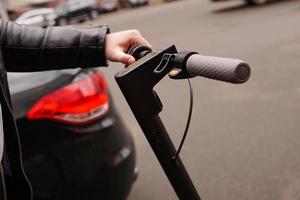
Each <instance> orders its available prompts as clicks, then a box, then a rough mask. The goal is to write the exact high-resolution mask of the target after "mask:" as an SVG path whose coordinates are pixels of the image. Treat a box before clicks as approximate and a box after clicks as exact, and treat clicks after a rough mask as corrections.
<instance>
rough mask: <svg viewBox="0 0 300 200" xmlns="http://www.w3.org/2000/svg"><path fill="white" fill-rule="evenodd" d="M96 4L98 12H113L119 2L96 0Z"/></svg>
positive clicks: (114, 0) (117, 7)
mask: <svg viewBox="0 0 300 200" xmlns="http://www.w3.org/2000/svg"><path fill="white" fill-rule="evenodd" d="M96 4H97V9H98V12H99V13H107V12H113V11H117V10H118V9H119V4H118V2H117V1H116V0H97V1H96Z"/></svg>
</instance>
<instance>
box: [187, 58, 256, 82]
mask: <svg viewBox="0 0 300 200" xmlns="http://www.w3.org/2000/svg"><path fill="white" fill-rule="evenodd" d="M186 70H187V72H188V73H189V74H190V75H192V76H203V77H206V78H210V79H215V80H219V81H225V82H229V83H244V82H246V81H247V80H248V79H249V77H250V74H251V70H250V67H249V65H248V64H247V63H245V61H243V60H238V59H231V58H220V57H212V56H203V55H200V54H194V55H191V56H190V57H189V58H188V60H187V62H186Z"/></svg>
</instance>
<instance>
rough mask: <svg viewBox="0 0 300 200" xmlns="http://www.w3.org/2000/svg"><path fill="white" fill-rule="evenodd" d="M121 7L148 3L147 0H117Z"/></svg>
mask: <svg viewBox="0 0 300 200" xmlns="http://www.w3.org/2000/svg"><path fill="white" fill-rule="evenodd" d="M119 2H120V5H121V7H123V8H126V7H138V6H144V5H148V4H149V0H119Z"/></svg>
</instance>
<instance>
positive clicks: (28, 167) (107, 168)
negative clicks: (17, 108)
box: [19, 111, 136, 200]
mask: <svg viewBox="0 0 300 200" xmlns="http://www.w3.org/2000/svg"><path fill="white" fill-rule="evenodd" d="M19 124H20V126H21V127H20V130H21V131H20V135H21V143H22V149H23V151H24V167H25V171H26V173H27V175H28V178H29V180H30V181H31V183H32V186H33V190H34V196H35V199H37V200H39V199H40V200H42V199H43V200H45V199H49V200H50V199H72V200H77V199H78V200H79V199H91V200H92V199H125V198H126V196H127V195H128V193H129V191H130V188H131V185H132V182H133V181H134V179H135V176H136V174H135V168H136V158H135V156H136V155H135V147H134V143H133V139H132V136H131V134H130V133H129V132H128V130H127V128H126V127H125V125H124V124H123V122H122V120H121V119H120V118H119V117H118V115H117V114H116V113H114V112H112V111H110V113H109V114H108V115H107V116H106V117H105V118H103V119H101V120H99V121H97V122H95V123H93V124H89V125H86V126H81V127H70V126H65V125H62V124H56V123H52V122H47V121H44V122H42V121H35V122H28V121H27V122H26V123H19ZM54 197H55V198H54ZM56 197H57V198H56Z"/></svg>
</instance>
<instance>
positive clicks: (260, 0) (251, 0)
mask: <svg viewBox="0 0 300 200" xmlns="http://www.w3.org/2000/svg"><path fill="white" fill-rule="evenodd" d="M212 1H213V2H219V1H228V0H212ZM244 2H245V3H247V4H253V5H263V4H265V3H267V2H268V0H244Z"/></svg>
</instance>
